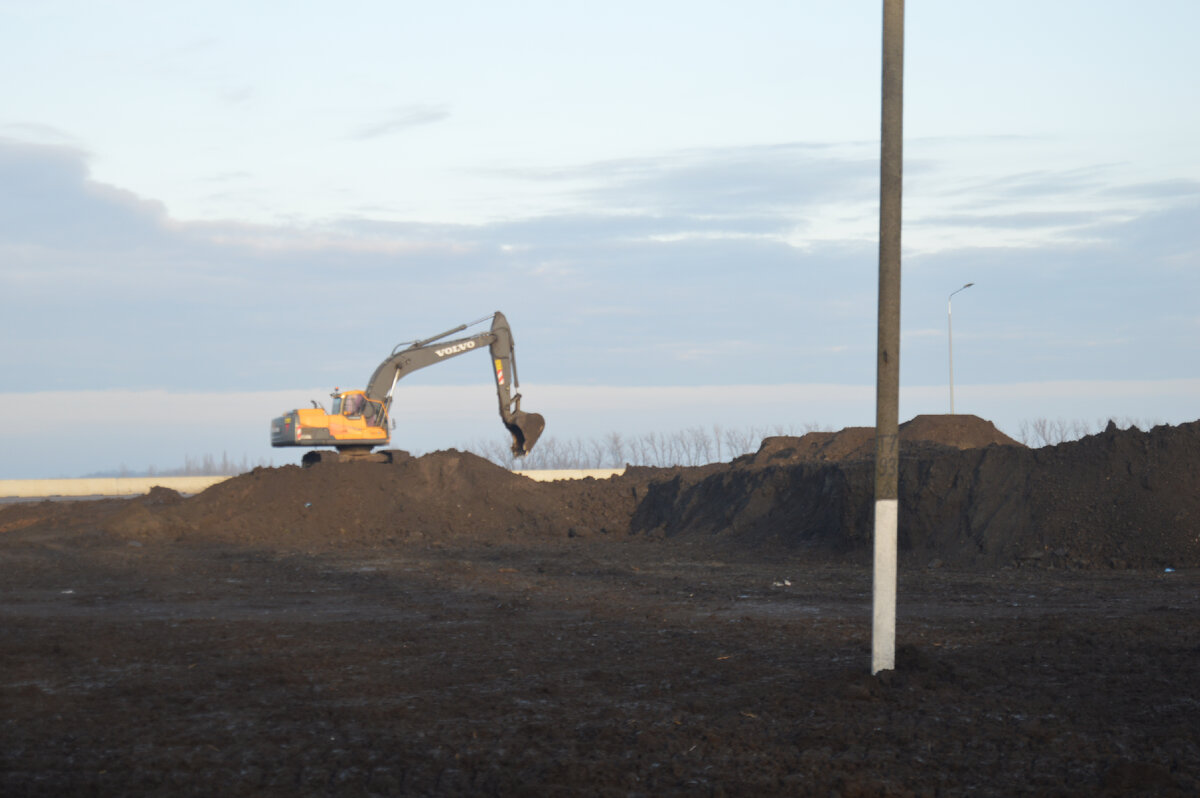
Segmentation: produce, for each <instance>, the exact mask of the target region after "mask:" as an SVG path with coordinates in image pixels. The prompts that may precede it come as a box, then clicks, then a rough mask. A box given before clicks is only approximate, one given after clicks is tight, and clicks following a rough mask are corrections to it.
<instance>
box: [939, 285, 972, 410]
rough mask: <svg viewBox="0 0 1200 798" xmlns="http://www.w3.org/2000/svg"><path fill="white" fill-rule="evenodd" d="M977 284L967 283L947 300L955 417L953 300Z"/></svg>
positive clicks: (951, 400)
mask: <svg viewBox="0 0 1200 798" xmlns="http://www.w3.org/2000/svg"><path fill="white" fill-rule="evenodd" d="M973 285H975V283H967V284H966V285H964V286H963V287H962V288H959V289H958V290H957V291H951V292H950V296H949V297H947V299H946V332H947V333H948V334H947V336H946V339H947V340H948V341H949V342H950V415H954V318H953V315H952V312H953V305H952V304H951V300H952V299H954V295H955V294H957V293H958V292H959V291H966V290H967V289H968V288H970V287H971V286H973Z"/></svg>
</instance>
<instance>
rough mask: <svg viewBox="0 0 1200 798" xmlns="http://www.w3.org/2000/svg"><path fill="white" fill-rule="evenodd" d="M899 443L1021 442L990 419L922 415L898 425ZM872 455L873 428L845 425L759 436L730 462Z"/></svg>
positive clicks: (965, 444)
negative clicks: (828, 429) (750, 451)
mask: <svg viewBox="0 0 1200 798" xmlns="http://www.w3.org/2000/svg"><path fill="white" fill-rule="evenodd" d="M899 431H900V444H901V447H903V446H904V445H905V444H908V445H909V446H913V445H918V444H919V445H927V444H935V445H938V446H946V447H949V448H952V449H981V448H983V447H985V446H992V445H997V446H1021V445H1022V444H1021V443H1019V442H1018V441H1015V440H1013V439H1012V438H1010V437H1008V436H1007V435H1005V434H1004V433H1003V432H1001V431H1000V430H998V429H996V426H995V425H994V424H992V422H990V421H985V420H984V419H982V418H980V417H979V416H971V415H953V416H941V415H922V416H915V417H913V419H912V420H910V421H906V422H904V423H903V424H901V425H900V430H899ZM874 457H875V428H874V427H846V428H845V429H843V430H840V431H838V432H810V433H808V434H807V435H802V436H800V437H793V436H777V437H772V438H765V439H763V442H762V445H761V446H760V447H759V449H758V451H757V452H756V453H754V454H750V455H746V456H744V457H740V458H738V459H737V460H735V461H734V462H735V463H736V464H738V465H742V466H751V465H753V466H765V465H779V464H781V463H784V462H810V463H826V462H843V461H849V460H870V459H872V458H874Z"/></svg>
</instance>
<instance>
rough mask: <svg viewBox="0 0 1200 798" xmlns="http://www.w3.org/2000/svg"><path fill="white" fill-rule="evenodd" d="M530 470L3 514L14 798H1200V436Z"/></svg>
mask: <svg viewBox="0 0 1200 798" xmlns="http://www.w3.org/2000/svg"><path fill="white" fill-rule="evenodd" d="M873 452H874V438H873V430H871V429H867V428H857V429H847V430H843V431H841V432H838V433H812V434H809V435H805V436H803V437H799V438H771V439H768V440H766V441H764V442H763V446H762V447H761V448H760V450H759V451H758V452H757V453H755V454H753V455H748V456H746V457H743V458H739V459H737V460H735V461H733V462H732V463H716V464H712V465H708V466H703V467H699V468H683V469H646V468H631V469H629V470H628V471H627V473H626V474H625V475H624V476H621V477H616V478H613V479H609V480H601V481H597V480H582V481H578V482H562V483H535V482H532V481H530V480H528V479H526V478H524V477H520V476H517V475H514V474H511V473H509V472H507V471H505V470H503V469H501V468H499V467H497V466H494V465H492V464H491V463H488V462H487V461H485V460H482V459H480V458H478V457H476V456H474V455H471V454H466V453H462V452H456V451H448V452H437V453H434V454H430V455H426V456H424V457H419V458H407V459H403V460H402V461H400V462H397V463H395V464H391V465H380V464H341V465H328V464H327V465H319V466H315V467H313V468H309V469H302V468H299V467H285V468H277V469H257V470H255V471H253V472H251V473H248V474H245V475H242V476H240V477H236V478H234V479H230V480H228V481H226V482H224V483H221V484H220V485H217V486H214V487H213V488H211V489H209V490H207V491H205V492H204V493H202V494H200V495H198V496H194V497H190V498H184V497H181V496H179V495H178V494H175V493H173V492H172V491H169V490H164V489H156V490H154V491H153V492H151V493H150V494H149V495H147V496H145V497H141V498H137V499H132V500H103V501H84V502H31V503H17V504H7V505H3V506H0V563H2V566H3V571H2V572H3V575H4V577H3V583H2V584H0V589H2V593H0V595H2V599H0V612H2V613H3V620H2V625H0V634H2V635H3V644H2V645H0V673H2V674H3V676H2V678H0V706H2V707H3V709H4V711H3V713H2V714H0V724H2V725H0V794H4V795H74V794H89V795H90V794H101V795H103V794H152V795H154V794H158V795H181V794H182V795H218V794H219V795H329V794H333V795H342V794H345V795H1014V794H1055V795H1098V794H1100V795H1130V794H1146V795H1194V794H1200V741H1198V739H1200V735H1198V734H1197V732H1196V731H1195V729H1196V722H1195V717H1196V710H1197V707H1200V581H1198V580H1197V576H1198V575H1200V422H1195V423H1191V424H1183V425H1179V426H1173V427H1165V426H1164V427H1157V428H1155V429H1153V430H1150V431H1145V432H1143V431H1139V430H1136V429H1130V430H1118V429H1116V428H1115V427H1114V426H1111V425H1110V427H1109V428H1108V429H1107V430H1105V431H1104V432H1103V433H1100V434H1098V435H1094V436H1091V437H1088V438H1085V439H1083V440H1080V441H1076V442H1072V443H1064V444H1061V445H1059V446H1054V447H1046V448H1042V449H1028V448H1025V447H1023V446H1021V445H1019V444H1017V443H1016V442H1015V441H1012V440H1011V439H1009V438H1007V437H1006V436H1004V435H1003V434H1002V433H1000V432H999V431H998V430H996V429H995V427H994V426H993V425H991V424H990V423H989V422H987V421H984V420H982V419H978V418H975V417H973V416H952V417H947V416H920V417H917V418H915V419H913V420H912V421H910V422H908V423H907V424H905V425H902V428H901V464H900V489H901V496H900V507H901V516H900V530H901V549H902V551H901V575H900V581H901V584H900V608H899V620H898V629H897V639H898V643H899V645H898V649H897V653H896V668H895V669H894V670H889V671H883V672H881V673H880V674H878V675H876V676H872V675H870V673H869V670H870V668H869V665H870V648H871V640H870V614H871V606H870V605H871V573H870V541H871V518H872V508H873V504H874V501H873V473H874V465H873V461H872V457H873Z"/></svg>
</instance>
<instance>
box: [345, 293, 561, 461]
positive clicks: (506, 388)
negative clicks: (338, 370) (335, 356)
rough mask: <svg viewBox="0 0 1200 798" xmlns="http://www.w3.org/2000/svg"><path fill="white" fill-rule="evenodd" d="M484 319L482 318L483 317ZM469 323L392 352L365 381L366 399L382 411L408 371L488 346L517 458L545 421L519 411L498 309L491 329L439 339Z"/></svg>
mask: <svg viewBox="0 0 1200 798" xmlns="http://www.w3.org/2000/svg"><path fill="white" fill-rule="evenodd" d="M485 318H486V317H485ZM468 326H469V325H466V324H461V325H459V326H458V327H455V328H454V329H452V330H447V331H446V332H444V333H441V334H440V335H435V336H433V337H432V338H426V339H424V340H421V341H414V342H413V343H411V344H410V345H408V346H407V347H406V348H404V349H399V347H397V349H396V350H393V351H392V354H391V356H390V357H389V358H388V359H387V360H385V361H383V362H382V363H380V364H379V366H378V367H377V368H376V369H375V373H374V374H372V375H371V379H370V380H369V381H368V382H367V390H366V392H365V393H366V395H367V399H369V400H373V401H377V402H382V403H383V407H384V409H385V411H386V410H390V409H391V404H392V393H393V391H395V389H396V383H397V382H399V381H400V379H401V378H403V377H405V376H406V375H408V374H411V373H412V372H414V371H416V370H418V369H423V368H425V367H426V366H432V365H434V364H435V363H441V362H442V361H444V360H449V359H451V358H454V357H458V356H459V355H463V354H466V353H467V352H473V351H475V350H476V349H482V348H483V347H485V346H486V347H488V349H489V350H490V354H491V360H492V376H493V377H494V378H495V381H496V394H497V397H498V399H499V401H500V419H501V421H503V422H504V426H505V427H506V428H507V429H508V431H509V432H510V433H511V434H512V438H513V444H512V452H513V454H514V455H517V456H518V457H520V456H523V455H525V454H527V453H528V452H529V450H530V449H532V448H533V445H534V444H535V443H536V442H537V439H538V437H539V436H541V434H542V430H543V429H545V427H546V421H545V419H543V418H542V416H541V415H539V414H537V413H526V412H525V411H523V410H521V394H520V393H517V392H516V391H517V388H518V387H519V383H518V382H517V361H516V358H515V357H514V355H513V337H512V330H511V329H510V328H509V326H508V319H506V318H505V317H504V314H503V313H501V312H500V311H496V312H495V313H494V314H492V328H491V329H490V330H488V331H486V332H482V333H479V334H477V335H472V336H470V337H467V338H457V339H454V340H450V341H445V340H443V339H445V338H447V337H449V336H451V335H454V334H455V333H458V332H462V331H463V330H465V329H467V327H468Z"/></svg>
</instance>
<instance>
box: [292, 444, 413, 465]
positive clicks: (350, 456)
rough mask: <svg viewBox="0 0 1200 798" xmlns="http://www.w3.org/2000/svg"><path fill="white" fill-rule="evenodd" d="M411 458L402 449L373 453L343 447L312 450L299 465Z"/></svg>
mask: <svg viewBox="0 0 1200 798" xmlns="http://www.w3.org/2000/svg"><path fill="white" fill-rule="evenodd" d="M411 457H412V455H411V454H409V453H408V452H406V451H404V450H403V449H380V450H379V451H377V452H373V451H371V448H370V447H369V446H343V447H341V448H340V449H338V450H337V451H333V450H330V449H314V450H312V451H311V452H305V453H304V457H302V458H301V459H300V465H302V466H303V467H304V468H310V467H312V466H314V465H325V464H328V463H399V462H402V461H404V460H408V459H409V458H411Z"/></svg>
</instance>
